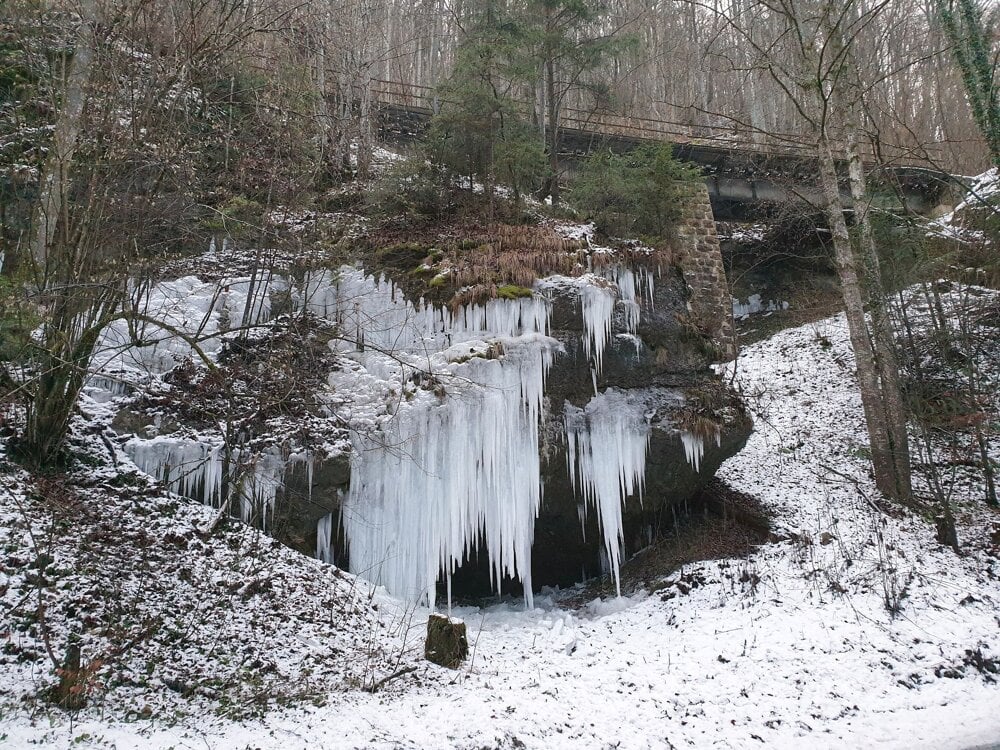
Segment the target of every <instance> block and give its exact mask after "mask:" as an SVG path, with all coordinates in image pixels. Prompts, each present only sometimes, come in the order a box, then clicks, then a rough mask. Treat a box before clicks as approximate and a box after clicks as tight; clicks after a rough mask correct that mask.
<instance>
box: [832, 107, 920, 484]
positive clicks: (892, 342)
mask: <svg viewBox="0 0 1000 750" xmlns="http://www.w3.org/2000/svg"><path fill="white" fill-rule="evenodd" d="M850 109H851V111H852V114H853V111H854V107H853V106H852V107H851V108H850ZM852 119H853V118H852ZM848 156H849V161H848V173H849V181H850V184H851V198H852V201H853V203H854V216H855V221H856V223H857V226H858V233H859V245H860V248H861V257H862V260H863V261H864V265H865V277H866V279H867V282H868V302H869V313H870V314H871V319H872V344H873V347H874V354H875V365H876V368H877V370H878V377H879V380H880V383H881V393H882V402H883V405H884V409H885V430H886V432H887V433H888V439H889V451H890V456H891V461H892V473H893V482H894V485H895V488H894V490H893V492H891V493H887V494H889V495H890V496H891V497H894V498H896V499H897V500H901V501H903V502H906V503H908V502H910V501H911V500H912V499H913V489H912V486H911V478H910V441H909V436H908V434H907V419H906V417H907V408H906V403H905V401H904V400H903V385H902V382H901V380H900V377H899V357H898V356H897V354H896V337H895V335H894V333H893V330H892V320H891V319H890V317H889V309H888V305H887V301H886V290H885V285H884V284H883V282H882V269H881V266H880V264H879V259H878V251H877V249H876V247H875V235H874V232H873V230H872V225H871V216H870V212H869V208H870V206H869V196H868V189H867V185H866V181H865V172H864V164H863V162H862V160H861V149H860V146H859V143H858V137H857V122H856V121H854V122H851V123H850V124H849V128H848Z"/></svg>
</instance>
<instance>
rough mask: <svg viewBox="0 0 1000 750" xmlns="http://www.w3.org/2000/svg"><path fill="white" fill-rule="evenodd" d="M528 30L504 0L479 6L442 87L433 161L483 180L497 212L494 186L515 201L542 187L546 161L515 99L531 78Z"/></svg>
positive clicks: (433, 126) (486, 1) (433, 129)
mask: <svg viewBox="0 0 1000 750" xmlns="http://www.w3.org/2000/svg"><path fill="white" fill-rule="evenodd" d="M524 44H525V30H524V27H523V26H522V25H521V24H520V23H519V19H518V18H516V17H515V15H514V14H513V13H511V12H509V10H508V8H507V6H506V4H505V3H504V2H503V1H502V0H484V2H483V3H482V5H481V6H479V7H478V8H476V10H475V12H474V13H473V15H472V19H471V22H470V24H469V25H468V27H467V34H466V37H465V39H463V41H462V42H461V44H460V45H459V48H458V51H457V54H456V61H455V67H454V70H453V72H452V74H451V76H450V77H449V79H448V81H447V82H445V83H444V84H443V85H442V86H441V87H440V90H439V91H440V95H441V100H442V104H441V108H440V111H439V112H438V113H437V114H436V115H435V117H434V119H433V121H432V124H431V143H432V156H433V157H434V159H435V161H437V162H438V163H440V164H442V165H444V166H445V167H447V168H449V169H451V170H453V171H455V172H457V173H459V174H462V175H467V176H469V177H470V178H473V177H478V178H479V179H481V180H482V182H483V185H484V189H485V191H486V194H487V196H488V197H489V199H490V207H491V213H492V206H493V197H494V186H495V185H496V184H497V183H498V182H499V183H503V184H506V185H508V186H510V188H511V189H512V190H513V192H514V196H515V198H516V199H518V200H519V199H520V196H521V194H522V193H523V192H524V191H525V190H527V189H529V188H530V187H531V186H532V185H534V184H536V183H538V182H539V181H540V180H541V178H542V176H543V175H544V171H545V156H544V152H543V150H542V148H541V145H540V144H539V143H538V142H537V139H535V138H534V136H533V133H532V131H531V128H530V126H529V125H528V124H527V120H526V118H525V114H524V111H523V110H524V105H523V104H520V103H519V102H517V101H516V100H515V98H514V92H515V91H516V88H517V85H518V82H519V81H521V80H522V79H523V77H524V74H525V69H524V56H523V54H522V52H521V51H522V50H523V49H524Z"/></svg>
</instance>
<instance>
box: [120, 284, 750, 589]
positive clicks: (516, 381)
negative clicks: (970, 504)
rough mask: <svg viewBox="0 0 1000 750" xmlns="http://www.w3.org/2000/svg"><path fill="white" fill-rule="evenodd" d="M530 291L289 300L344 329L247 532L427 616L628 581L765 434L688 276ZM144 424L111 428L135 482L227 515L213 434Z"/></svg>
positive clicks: (262, 486)
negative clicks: (494, 595)
mask: <svg viewBox="0 0 1000 750" xmlns="http://www.w3.org/2000/svg"><path fill="white" fill-rule="evenodd" d="M285 289H286V291H285V294H286V295H287V294H288V292H287V285H286V287H285ZM534 291H535V293H534V296H533V297H527V298H522V299H515V300H493V301H492V302H489V303H487V304H485V305H478V306H477V305H473V304H470V305H468V306H465V307H462V308H461V309H459V310H452V311H447V310H443V309H440V308H431V307H428V306H423V305H420V304H414V303H413V302H411V301H409V300H407V299H405V298H404V297H403V295H402V294H401V292H400V291H399V289H398V288H397V287H395V286H394V285H392V284H391V282H388V281H386V280H384V279H378V278H376V277H373V276H371V275H369V274H366V273H365V272H364V271H361V270H359V269H342V270H341V271H339V272H337V273H335V274H334V273H325V274H324V275H322V276H320V277H317V278H312V279H307V280H306V281H305V282H303V284H302V292H301V300H302V301H301V302H299V303H297V304H299V305H301V307H302V309H303V310H304V311H305V312H308V313H311V314H313V315H315V316H316V317H317V320H322V321H326V322H325V323H324V325H327V326H330V325H335V326H336V328H337V331H338V332H337V334H336V335H335V336H333V338H332V340H331V341H330V349H331V350H332V351H333V352H334V355H335V358H336V363H335V365H334V367H333V369H332V371H331V372H330V374H329V377H328V378H327V379H326V380H322V379H320V380H319V381H318V383H320V384H321V387H322V388H323V389H325V390H324V393H323V394H321V397H317V398H315V399H313V398H310V399H306V400H305V405H304V406H302V407H301V408H302V409H304V410H305V411H302V412H301V413H300V415H298V416H295V417H294V418H289V417H282V416H280V415H279V416H278V417H275V418H274V421H273V422H271V423H268V424H269V425H275V426H277V429H279V430H281V431H282V432H281V433H280V434H279V433H277V432H275V427H270V428H268V429H270V432H267V431H266V430H264V431H261V432H258V433H257V439H258V441H259V442H260V443H261V444H262V445H266V446H268V447H267V448H266V450H267V451H269V453H267V455H266V458H267V460H266V461H259V462H257V463H256V464H255V468H254V469H253V472H252V478H253V480H254V481H253V482H252V484H253V485H254V486H255V487H256V488H257V489H258V490H259V492H257V494H256V495H255V496H254V497H251V498H248V500H247V502H244V503H243V504H242V508H241V511H242V514H243V517H244V518H245V519H248V520H255V519H257V518H258V517H259V518H260V519H262V520H263V523H264V525H265V527H266V528H267V530H268V531H269V533H271V534H273V535H275V536H276V537H278V538H279V539H281V540H282V541H283V542H285V543H286V544H288V545H290V546H292V547H294V548H295V549H298V550H300V551H302V552H304V553H307V554H314V555H317V556H319V557H321V558H323V559H326V560H328V561H331V562H335V563H337V564H338V565H340V566H342V567H350V568H351V569H352V570H353V571H354V572H358V573H361V574H363V575H366V576H369V577H371V578H373V579H374V580H377V581H379V582H381V583H384V584H385V585H386V586H387V587H388V588H389V590H390V591H392V592H393V593H395V594H398V595H400V596H404V597H408V598H416V599H420V598H424V599H427V600H428V601H429V602H430V603H433V601H434V597H435V592H434V589H435V580H436V579H437V578H438V577H439V574H440V573H442V572H446V573H447V574H449V575H450V582H451V591H450V593H453V594H455V595H463V594H464V595H477V594H485V593H488V592H489V591H490V590H491V589H493V588H496V587H497V586H498V584H499V585H500V586H503V587H505V588H506V590H511V589H512V588H513V589H514V590H516V588H517V587H518V586H519V585H520V584H521V583H522V582H523V585H524V588H525V589H526V591H525V595H526V598H528V599H529V600H530V595H531V593H530V592H531V590H532V589H533V588H534V589H537V588H538V587H540V586H543V585H569V584H572V583H575V582H577V581H580V580H582V579H584V578H586V577H590V576H593V575H596V574H599V573H603V572H609V571H610V572H612V573H615V574H616V575H617V570H618V565H619V564H620V562H621V561H622V560H623V559H624V558H625V557H627V556H629V555H631V554H632V553H634V552H635V551H637V550H638V549H641V548H642V547H644V546H646V545H648V544H649V543H650V542H651V541H652V540H653V539H654V538H655V537H657V536H658V535H659V534H661V533H662V532H664V531H666V530H668V529H670V528H672V527H673V526H674V524H675V522H676V518H677V516H678V514H679V512H682V511H683V509H684V508H685V506H686V504H687V503H688V502H689V500H690V499H691V498H692V497H693V496H694V495H696V494H697V493H698V491H699V490H700V488H701V487H702V486H703V485H704V484H705V483H707V482H708V481H709V480H710V479H711V478H712V475H713V474H714V472H715V471H716V469H717V468H718V466H719V465H720V464H721V462H722V461H723V460H725V458H727V457H728V456H731V455H733V454H734V453H736V452H737V451H738V450H739V449H740V448H741V447H742V446H743V444H744V443H745V440H746V438H747V436H748V435H749V432H750V430H751V427H752V425H751V423H750V421H749V419H748V417H747V415H746V412H745V410H744V408H743V406H742V403H741V402H740V400H739V398H738V397H737V396H736V395H735V394H734V393H732V392H731V391H730V390H729V389H728V388H727V387H726V386H725V385H724V384H722V383H721V382H719V380H718V378H717V377H716V376H715V375H713V373H712V371H711V369H710V367H709V365H710V363H711V360H712V358H714V357H715V356H717V353H718V351H719V349H718V347H717V346H716V345H715V343H714V342H713V341H712V340H711V339H708V338H707V337H706V336H705V334H704V332H703V331H702V330H701V329H700V328H701V327H699V326H698V325H696V321H693V320H692V315H691V309H690V305H689V297H690V290H689V288H688V286H687V284H686V283H685V281H684V277H683V276H682V275H681V273H680V271H678V270H676V269H674V268H672V267H663V268H648V267H643V266H641V265H620V266H619V265H615V266H606V267H604V268H603V269H601V270H600V271H599V272H597V273H595V274H588V275H585V276H583V277H576V278H567V277H549V278H546V279H543V280H541V281H540V282H538V284H536V287H535V290H534ZM295 294H296V292H295V290H294V288H293V291H292V297H293V298H294V297H295ZM220 325H221V324H220ZM278 356H280V355H278ZM279 364H280V363H278V362H276V363H275V369H278V366H279ZM254 366H255V367H256V366H258V365H256V364H255V365H254ZM263 366H266V364H265V365H263ZM292 369H294V368H292ZM190 382H191V383H193V384H194V385H193V386H192V387H197V388H201V389H202V390H204V388H205V387H206V386H205V384H204V382H203V381H200V380H198V379H197V378H195V379H193V380H190ZM543 383H544V386H543ZM276 386H280V383H277V384H276ZM171 387H172V388H174V389H175V391H176V390H177V389H179V388H181V385H180V384H179V381H175V382H174V383H173V385H172V386H171ZM313 387H320V386H313ZM277 390H278V391H280V392H283V391H284V390H286V389H282V388H280V387H278V388H277ZM182 395H183V394H182ZM182 400H183V399H182ZM313 404H322V408H321V409H320V411H315V409H316V408H317V407H315V406H313ZM310 410H314V411H310ZM161 411H162V409H161ZM134 421H135V420H130V419H127V418H124V417H123V418H122V419H119V421H118V424H119V426H120V427H121V428H122V429H124V430H125V431H128V432H134V433H142V432H145V434H144V435H142V436H141V437H139V436H136V437H133V438H131V439H129V441H128V443H127V445H126V450H127V451H128V452H129V453H130V455H131V456H132V457H133V460H135V461H136V463H137V464H139V465H140V466H141V467H142V468H143V469H144V470H146V471H147V472H149V473H150V474H154V475H156V476H159V477H160V478H162V479H163V480H164V481H166V482H167V483H168V484H169V485H170V486H171V487H172V488H173V489H175V491H178V492H181V493H183V494H187V495H190V496H192V497H195V498H198V499H202V500H204V501H206V502H213V503H219V502H220V498H221V497H222V495H223V494H224V492H223V490H221V489H220V487H224V486H225V484H226V483H225V482H224V481H222V480H221V477H222V476H223V474H224V473H225V468H224V467H225V466H226V465H227V464H226V462H225V461H224V460H223V451H222V450H221V449H220V446H219V443H218V438H216V442H215V443H211V442H208V443H206V442H204V441H203V439H202V438H199V437H198V435H197V434H195V435H192V431H191V430H190V425H187V428H188V429H186V430H185V429H184V428H183V427H182V428H181V429H180V430H179V431H178V432H177V433H176V434H172V435H164V434H163V429H164V427H163V426H164V425H171V428H172V429H173V428H176V427H177V422H178V420H177V419H171V418H170V416H169V415H163V414H159V413H158V416H157V424H158V425H160V429H159V432H158V434H153V432H156V430H154V431H153V432H150V430H148V429H145V428H142V429H140V428H141V427H142V425H141V424H140V423H141V420H140V421H139V422H136V424H137V425H139V427H134V428H130V427H129V425H130V424H132V422H134ZM181 421H183V420H181ZM307 425H312V426H313V428H315V429H313V430H312V432H309V430H307ZM317 425H318V427H317ZM324 430H326V431H327V432H324ZM307 432H309V434H310V435H312V438H313V440H314V443H315V444H325V445H327V446H329V445H334V450H328V451H327V452H326V453H325V456H328V457H323V456H324V454H323V452H322V451H313V449H312V448H310V447H309V446H308V445H304V444H303V443H302V442H301V440H300V438H301V436H302V435H304V434H306V433H307ZM269 436H270V437H269ZM272 438H273V439H272ZM317 438H318V441H319V442H318V443H316V440H317ZM199 440H202V442H199ZM297 440H299V441H300V442H296V441H297ZM337 446H340V447H337ZM244 458H247V456H244V455H242V454H241V456H240V459H241V461H242V460H243V459H244ZM181 466H187V467H190V468H186V469H185V470H184V471H183V472H182V471H179V467H181ZM258 507H259V508H262V510H260V512H259V513H258V511H257V509H258ZM248 509H249V512H248ZM233 510H234V512H235V511H236V508H235V507H234V508H233ZM442 567H443V568H444V570H443V571H442ZM442 577H443V576H442ZM505 582H506V583H507V584H510V583H511V582H513V586H512V587H511V586H509V585H507V586H505ZM440 583H441V585H442V586H443V582H440ZM442 593H443V592H442Z"/></svg>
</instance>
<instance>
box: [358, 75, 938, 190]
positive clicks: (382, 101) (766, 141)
mask: <svg viewBox="0 0 1000 750" xmlns="http://www.w3.org/2000/svg"><path fill="white" fill-rule="evenodd" d="M374 84H375V85H374V87H373V89H372V93H373V94H374V96H375V100H376V101H377V103H378V104H379V105H380V106H381V107H383V108H391V109H398V110H405V111H407V112H410V113H411V114H412V115H414V116H416V117H419V118H428V119H429V118H430V117H431V116H432V115H433V113H434V111H436V108H437V106H439V104H440V102H441V100H440V99H439V98H438V97H437V96H436V94H435V90H434V89H433V88H431V87H429V86H420V85H417V84H409V83H402V82H399V81H388V80H383V79H377V80H375V81H374ZM523 104H524V105H525V107H530V104H529V103H528V102H524V103H523ZM560 131H561V134H562V136H563V138H564V139H566V138H567V136H569V137H570V139H571V140H574V141H577V142H579V141H583V140H585V139H587V138H590V139H593V138H594V137H595V136H596V137H604V138H609V137H610V138H613V139H616V140H617V139H621V140H625V141H635V142H650V141H655V142H664V141H666V142H669V143H673V144H675V145H678V146H686V147H688V149H686V150H688V151H692V150H705V151H707V152H711V151H717V152H718V153H719V154H720V155H722V154H729V155H733V154H741V155H743V157H744V159H750V158H752V159H753V160H755V161H758V162H760V161H767V162H772V163H773V162H778V161H790V160H791V161H798V160H811V159H813V158H814V156H815V150H816V146H815V143H814V142H811V141H810V140H809V139H808V138H807V137H806V136H804V135H798V134H792V133H761V132H760V131H755V130H753V129H750V128H746V127H740V126H738V125H737V126H733V127H724V126H719V125H693V124H688V123H679V122H671V121H669V120H658V119H653V118H649V117H636V116H632V115H622V114H618V113H615V112H610V111H596V110H595V111H587V110H582V109H575V108H572V107H564V108H562V110H561V113H560ZM841 145H844V144H843V143H842V144H841ZM881 149H882V153H881V154H880V159H879V160H878V161H879V162H880V163H882V164H885V163H889V164H891V165H892V166H894V167H918V168H931V167H932V165H931V163H930V162H929V161H928V160H927V159H926V158H923V157H922V156H921V155H920V154H915V153H914V151H913V149H907V148H904V147H898V146H895V147H894V146H890V145H886V144H882V146H881ZM924 152H925V153H926V149H924ZM863 157H864V158H865V159H866V160H867V161H869V162H871V163H874V162H875V161H876V159H875V154H874V152H873V150H872V149H871V146H870V145H867V153H864V154H863ZM934 171H937V170H934Z"/></svg>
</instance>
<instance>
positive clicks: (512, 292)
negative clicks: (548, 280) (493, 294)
mask: <svg viewBox="0 0 1000 750" xmlns="http://www.w3.org/2000/svg"><path fill="white" fill-rule="evenodd" d="M532 294H534V292H532V291H531V290H530V289H529V288H528V287H526V286H517V285H515V284H504V285H503V286H501V287H497V297H498V298H499V299H520V298H522V297H530V296H531V295H532Z"/></svg>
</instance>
